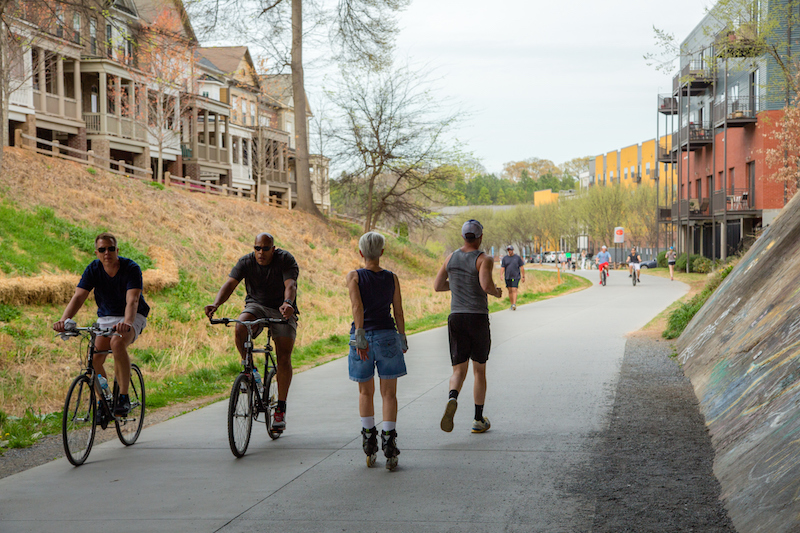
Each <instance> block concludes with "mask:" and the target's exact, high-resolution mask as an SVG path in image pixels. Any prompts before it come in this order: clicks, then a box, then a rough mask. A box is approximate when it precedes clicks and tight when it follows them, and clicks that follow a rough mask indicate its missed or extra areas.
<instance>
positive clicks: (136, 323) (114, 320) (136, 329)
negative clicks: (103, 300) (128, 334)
mask: <svg viewBox="0 0 800 533" xmlns="http://www.w3.org/2000/svg"><path fill="white" fill-rule="evenodd" d="M123 320H125V317H124V316H101V317H99V318H98V319H97V325H98V326H100V327H101V328H113V327H114V326H116V325H117V324H119V323H120V322H122V321H123ZM146 325H147V318H146V317H145V316H144V315H140V314H139V313H136V318H134V319H133V341H131V344H133V343H134V342H136V339H138V338H139V335H140V334H141V333H142V330H143V329H144V327H145V326H146Z"/></svg>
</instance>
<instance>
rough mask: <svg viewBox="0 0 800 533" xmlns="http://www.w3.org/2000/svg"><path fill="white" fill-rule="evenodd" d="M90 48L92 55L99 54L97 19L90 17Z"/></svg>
mask: <svg viewBox="0 0 800 533" xmlns="http://www.w3.org/2000/svg"><path fill="white" fill-rule="evenodd" d="M89 50H90V52H91V54H92V55H97V21H96V20H95V19H89Z"/></svg>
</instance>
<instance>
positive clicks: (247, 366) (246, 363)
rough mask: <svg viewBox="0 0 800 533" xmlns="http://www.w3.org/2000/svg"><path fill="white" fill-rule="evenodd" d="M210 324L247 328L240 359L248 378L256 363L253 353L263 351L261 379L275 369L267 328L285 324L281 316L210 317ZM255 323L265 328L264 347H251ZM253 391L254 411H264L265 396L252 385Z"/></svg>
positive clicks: (285, 321)
mask: <svg viewBox="0 0 800 533" xmlns="http://www.w3.org/2000/svg"><path fill="white" fill-rule="evenodd" d="M211 323H212V324H224V325H225V327H228V326H229V325H230V324H231V323H234V324H241V325H243V326H245V327H246V328H247V340H245V342H244V349H245V358H244V360H243V361H242V373H243V374H247V375H248V376H249V377H250V379H251V380H252V376H253V370H254V369H256V368H257V366H256V363H255V361H254V359H253V354H257V353H263V354H265V358H264V359H265V361H264V374H263V376H262V379H266V378H267V376H269V373H270V371H272V370H275V371H277V369H278V365H277V364H276V363H275V358H274V357H273V355H272V331H271V330H270V328H269V325H270V324H286V323H287V320H286V319H283V318H259V319H256V320H249V321H245V320H237V319H233V318H212V319H211ZM257 325H263V326H264V328H265V329H266V330H267V342H266V344H265V345H264V348H254V347H253V327H254V326H257ZM253 393H254V395H255V404H256V413H266V412H267V410H268V409H267V406H266V405H265V400H266V399H265V398H262V397H261V393H260V392H259V391H258V387H253Z"/></svg>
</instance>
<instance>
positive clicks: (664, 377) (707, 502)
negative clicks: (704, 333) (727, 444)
mask: <svg viewBox="0 0 800 533" xmlns="http://www.w3.org/2000/svg"><path fill="white" fill-rule="evenodd" d="M672 350H673V349H672V343H670V342H668V341H665V340H663V339H660V338H659V337H658V335H657V334H655V333H654V332H640V333H636V334H634V335H632V336H631V337H629V339H628V342H627V345H626V348H625V356H624V359H623V362H622V368H621V374H620V378H619V382H618V385H617V390H616V396H615V400H614V408H613V410H612V414H611V419H610V421H609V425H608V427H607V429H606V430H605V431H603V432H602V433H600V434H599V435H597V437H596V439H594V441H595V444H594V450H593V451H592V463H593V464H594V468H593V469H586V470H585V471H583V472H582V473H579V474H577V482H576V483H575V484H574V485H573V486H571V487H570V488H569V491H570V492H573V493H579V494H583V495H585V496H588V497H589V498H591V499H593V500H594V501H595V502H596V504H595V516H594V524H593V528H592V531H593V532H615V533H619V532H637V533H638V532H642V531H648V532H664V533H667V532H670V533H672V532H675V531H702V532H704V533H723V532H725V533H727V532H735V531H736V530H735V529H734V528H733V525H732V524H731V521H730V519H729V518H728V514H727V511H726V510H725V508H724V506H723V504H722V501H721V500H720V485H719V482H718V481H717V478H716V477H715V476H714V473H713V471H712V467H713V462H714V450H713V448H712V446H711V438H710V436H709V434H708V432H707V431H706V428H705V422H704V419H703V416H702V415H701V414H700V411H699V407H698V402H697V399H696V397H695V395H694V390H693V389H692V386H691V383H690V382H689V379H688V378H686V377H685V376H684V375H683V371H682V370H681V368H680V366H679V365H678V363H677V362H676V361H675V360H674V359H673V358H671V357H670V355H671V353H672Z"/></svg>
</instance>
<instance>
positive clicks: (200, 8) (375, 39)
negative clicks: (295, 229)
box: [190, 0, 409, 215]
mask: <svg viewBox="0 0 800 533" xmlns="http://www.w3.org/2000/svg"><path fill="white" fill-rule="evenodd" d="M408 3H409V0H337V2H336V7H335V10H334V11H333V12H332V13H331V12H328V11H326V10H325V9H324V6H323V5H322V3H320V2H317V1H316V0H252V1H250V0H194V1H193V2H192V3H191V4H190V7H191V11H192V12H194V13H196V14H199V15H200V17H201V20H202V21H203V22H202V24H203V25H204V26H205V29H206V30H208V31H209V32H210V31H213V30H215V29H217V30H218V29H219V28H220V27H235V28H236V29H237V30H238V31H239V32H244V34H245V35H248V36H250V37H252V38H253V39H254V40H256V41H257V42H261V43H263V44H264V47H265V48H266V49H268V50H270V53H271V55H272V56H273V57H274V63H275V65H276V68H277V69H281V68H282V67H284V66H289V67H290V68H291V72H292V92H293V97H294V109H295V116H296V117H297V118H296V121H295V127H296V132H295V133H296V141H297V143H296V146H297V149H296V160H295V161H296V162H295V165H296V166H295V172H296V177H297V207H298V208H299V209H301V210H303V211H307V212H310V213H314V214H317V215H319V210H318V209H317V207H316V205H315V204H314V195H313V191H312V186H311V175H310V172H309V157H308V156H309V151H308V125H307V116H308V113H307V99H306V92H305V76H304V70H303V44H304V41H305V39H306V38H308V37H309V34H308V33H306V32H304V30H303V23H304V16H309V15H304V8H309V10H310V11H311V15H310V18H311V20H312V21H313V23H314V24H312V26H313V28H314V29H318V28H321V27H323V26H327V28H328V33H329V36H330V38H331V42H332V43H334V47H333V53H334V58H336V59H340V60H346V61H349V62H351V63H352V62H356V63H365V64H370V65H372V66H373V67H383V66H385V65H387V64H388V63H389V62H390V61H389V58H390V55H391V50H392V43H393V37H394V35H395V34H396V32H397V26H396V22H395V19H394V14H395V13H396V12H397V11H399V10H400V9H402V8H404V7H405V6H406V5H408ZM254 18H255V19H257V20H260V21H262V22H263V23H264V24H263V25H262V24H253V23H252V21H253V19H254ZM287 33H288V34H289V35H290V37H289V39H288V43H289V46H288V49H287V48H286V47H284V46H280V45H279V44H277V43H286V42H287V39H286V34H287Z"/></svg>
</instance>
